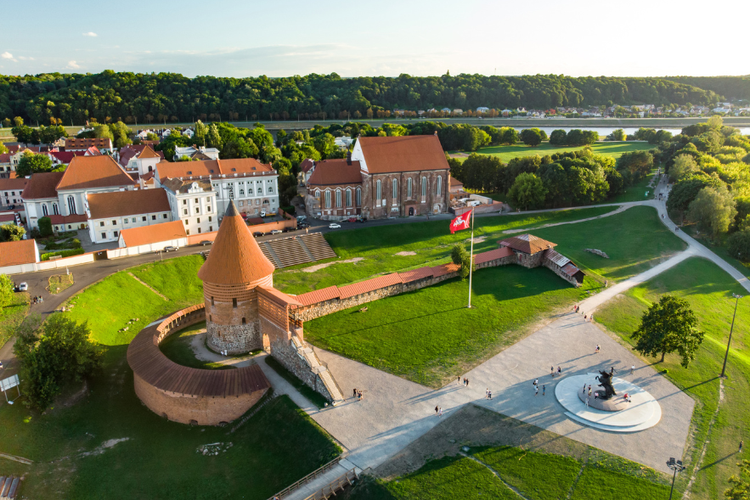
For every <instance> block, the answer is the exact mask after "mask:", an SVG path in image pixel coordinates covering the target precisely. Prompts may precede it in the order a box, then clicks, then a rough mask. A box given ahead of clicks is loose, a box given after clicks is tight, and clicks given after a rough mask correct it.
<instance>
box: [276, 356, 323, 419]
mask: <svg viewBox="0 0 750 500" xmlns="http://www.w3.org/2000/svg"><path fill="white" fill-rule="evenodd" d="M265 361H266V364H267V365H268V366H269V367H271V369H272V370H273V371H275V372H276V373H278V374H279V375H281V377H282V378H283V379H284V380H286V381H287V382H289V383H290V384H292V386H293V387H294V388H295V389H297V390H298V391H299V392H300V394H302V395H303V396H305V397H306V398H307V399H308V400H310V402H311V403H312V404H314V405H315V406H317V407H318V408H323V407H325V406H326V403H328V400H327V399H326V398H324V397H323V396H322V395H321V394H320V393H318V392H316V391H314V390H312V389H311V388H310V387H308V386H307V385H306V384H305V383H304V382H302V381H301V380H300V379H299V378H297V376H296V375H295V374H294V373H292V372H290V371H289V370H287V369H286V368H284V366H283V365H282V364H281V363H279V362H278V361H276V358H273V357H271V356H267V357H266V359H265Z"/></svg>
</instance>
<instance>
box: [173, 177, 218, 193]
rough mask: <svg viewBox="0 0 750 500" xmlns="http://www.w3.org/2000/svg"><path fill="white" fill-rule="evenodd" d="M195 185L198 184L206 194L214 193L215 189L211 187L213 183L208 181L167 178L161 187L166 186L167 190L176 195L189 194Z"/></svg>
mask: <svg viewBox="0 0 750 500" xmlns="http://www.w3.org/2000/svg"><path fill="white" fill-rule="evenodd" d="M193 183H195V184H198V186H199V187H201V188H202V189H203V191H204V192H209V191H212V190H213V188H212V186H211V182H210V181H208V180H206V179H187V180H182V179H177V178H175V177H167V178H166V179H165V180H164V181H163V182H162V183H161V185H162V186H164V187H165V188H166V189H169V190H170V191H172V192H173V193H175V194H179V193H187V192H188V190H189V189H190V187H191V186H192V185H193Z"/></svg>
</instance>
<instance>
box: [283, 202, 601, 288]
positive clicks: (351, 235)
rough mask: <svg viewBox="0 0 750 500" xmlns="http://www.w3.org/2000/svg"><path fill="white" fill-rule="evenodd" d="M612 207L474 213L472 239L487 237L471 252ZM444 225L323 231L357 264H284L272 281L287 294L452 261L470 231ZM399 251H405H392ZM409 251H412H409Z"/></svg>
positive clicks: (341, 254)
mask: <svg viewBox="0 0 750 500" xmlns="http://www.w3.org/2000/svg"><path fill="white" fill-rule="evenodd" d="M613 210H615V207H601V208H584V209H579V210H560V211H556V212H544V213H538V214H519V215H503V216H496V217H477V219H476V221H475V231H474V237H475V240H476V239H480V238H482V237H484V238H485V240H484V241H483V242H481V243H475V245H474V250H475V251H476V252H481V251H486V250H490V249H494V248H497V240H499V239H501V237H502V236H503V231H506V230H508V229H515V228H522V227H537V226H540V225H544V224H552V223H556V222H565V221H572V220H579V219H585V218H588V217H595V216H597V215H602V214H605V213H608V212H612V211H613ZM448 225H449V223H448V221H444V220H441V221H429V222H415V223H411V224H399V225H393V226H374V227H364V228H358V229H356V230H354V229H351V230H342V231H336V232H334V233H327V234H326V235H325V237H326V240H328V243H330V245H331V247H332V248H333V250H334V251H335V252H336V254H337V255H338V256H339V259H338V260H348V259H351V258H354V257H360V258H362V259H364V260H362V261H359V262H357V263H347V264H341V263H336V264H333V265H331V266H329V267H326V268H325V269H320V270H318V271H315V272H312V273H307V272H304V268H306V267H310V266H311V265H317V264H318V263H314V264H303V265H299V266H294V267H291V268H285V269H282V270H279V271H276V272H275V273H274V285H275V286H276V287H277V288H279V289H280V290H282V291H284V292H286V293H291V294H300V293H304V292H309V291H311V290H315V289H319V288H325V287H327V286H331V285H345V284H347V283H352V282H356V281H362V280H365V279H368V278H371V277H373V276H376V275H379V274H382V273H386V272H396V271H404V270H408V269H415V268H418V267H422V266H431V265H432V266H434V265H438V264H444V263H446V262H449V261H450V252H451V248H452V247H453V245H454V244H456V243H459V242H465V243H466V244H467V249H468V242H469V237H470V236H471V235H470V233H469V232H468V231H461V232H457V233H455V234H453V235H451V234H450V232H449V231H448ZM403 252H406V253H408V255H404V254H402V255H396V254H398V253H403ZM411 253H413V254H414V255H410V254H411ZM334 262H336V260H334Z"/></svg>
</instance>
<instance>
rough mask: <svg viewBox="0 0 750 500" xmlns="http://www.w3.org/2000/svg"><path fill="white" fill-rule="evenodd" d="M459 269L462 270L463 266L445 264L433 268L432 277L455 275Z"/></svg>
mask: <svg viewBox="0 0 750 500" xmlns="http://www.w3.org/2000/svg"><path fill="white" fill-rule="evenodd" d="M459 269H461V266H459V265H458V264H454V263H452V262H451V263H449V264H443V265H442V266H435V267H433V268H432V277H433V278H438V277H440V276H445V275H446V274H450V273H455V272H457V271H458V270H459Z"/></svg>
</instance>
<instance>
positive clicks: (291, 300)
mask: <svg viewBox="0 0 750 500" xmlns="http://www.w3.org/2000/svg"><path fill="white" fill-rule="evenodd" d="M258 291H259V292H260V293H262V294H264V295H266V296H268V298H270V299H271V300H273V301H274V302H277V303H280V304H283V305H287V306H301V305H302V304H301V303H300V302H299V301H297V299H296V298H295V297H291V296H289V295H287V294H285V293H284V292H281V291H279V290H276V289H275V288H273V287H266V286H261V287H258Z"/></svg>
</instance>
